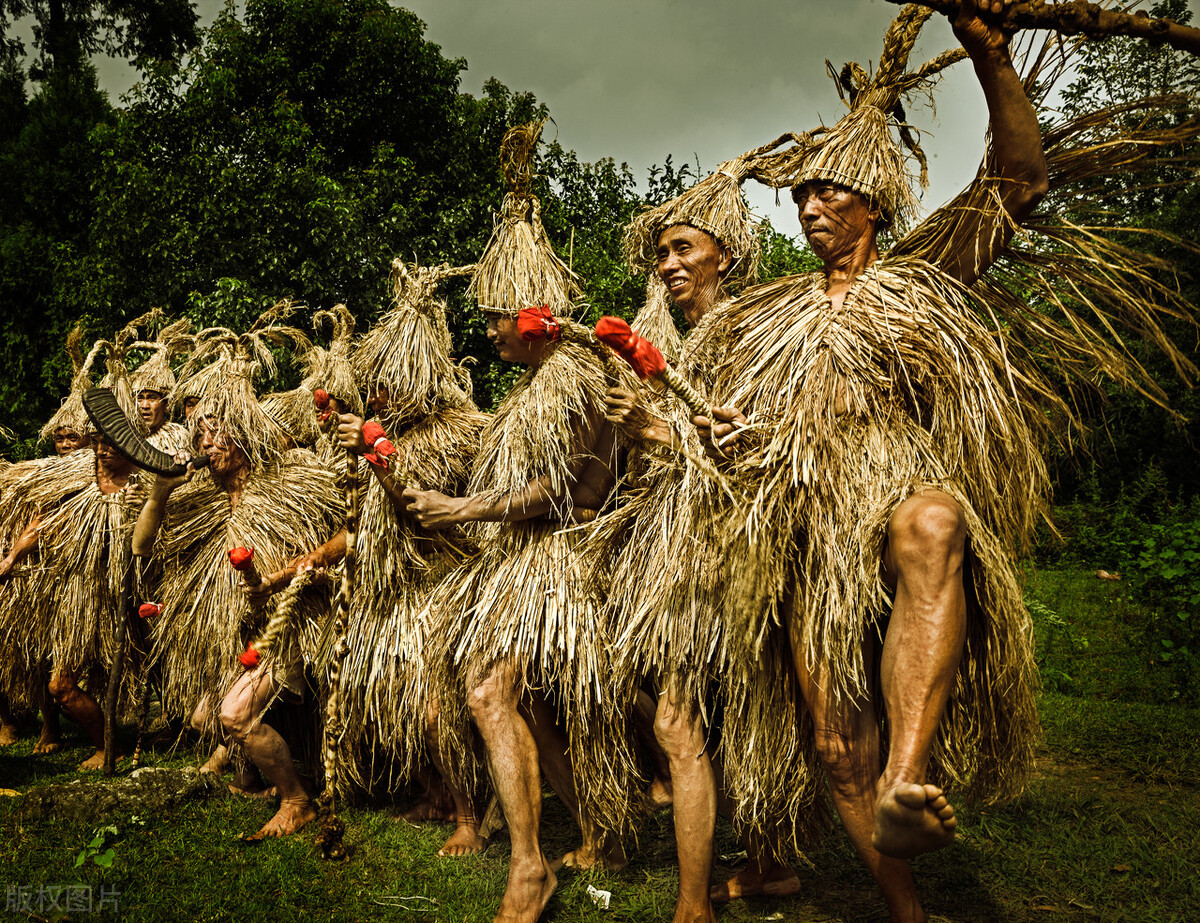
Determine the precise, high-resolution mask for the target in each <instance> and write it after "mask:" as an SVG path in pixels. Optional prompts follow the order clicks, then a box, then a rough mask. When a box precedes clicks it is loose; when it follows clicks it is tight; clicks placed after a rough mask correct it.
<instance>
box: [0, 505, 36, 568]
mask: <svg viewBox="0 0 1200 923" xmlns="http://www.w3.org/2000/svg"><path fill="white" fill-rule="evenodd" d="M41 534H42V520H41V517H40V516H39V517H38V518H37V519H35V520H34V521H33V522H31V523H30V524H29V525H27V526H26V527H25V531H24V532H22V533H21V535H20V537H19V538H18V539H17V540H16V541H15V542H13V546H12V548H11V549H10V550H9V552H8V554H6V555H5V556H4V558H3V559H2V560H0V580H4V579H6V578H7V577H8V575H9V574H11V573H12V571H13V568H14V567H16V566H17V565H18V564H20V563H21V562H22V561H24V560H25V559H26V558H27V557H29V555H30V553H31V552H32V551H33V549H34V548H36V547H37V544H38V539H39V538H41Z"/></svg>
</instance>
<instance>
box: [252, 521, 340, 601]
mask: <svg viewBox="0 0 1200 923" xmlns="http://www.w3.org/2000/svg"><path fill="white" fill-rule="evenodd" d="M345 556H346V530H345V529H342V531H340V532H339V533H338V534H337V535H335V536H334V537H333V538H331V539H330V540H329V541H327V542H326V543H325V544H324V545H321V546H319V547H318V548H317V549H316V550H314V551H310V552H309V553H308V554H305V555H301V556H300V557H298V558H294V559H293V560H292V561H290V562H288V563H287V564H286V565H285V566H284V567H281V568H280V569H279V570H277V571H275V572H274V573H272V574H267V575H266V576H264V577H263V578H262V582H261V583H259V584H258V585H257V586H246V587H244V589H245V591H246V598H247V599H249V600H250V605H251V606H254V607H258V606H262V605H264V604H265V603H266V601H267V600H268V599H269V598H270V597H271V596H273V595H274V594H275V593H278V592H279V591H280V590H282V589H283V588H284V587H286V586H287V585H288V584H289V583H291V582H292V578H293V577H295V576H296V574H298V573H300V572H301V571H306V570H315V569H317V568H320V567H333V566H334V565H335V564H337V563H338V562H340V561H341V560H342V558H344V557H345Z"/></svg>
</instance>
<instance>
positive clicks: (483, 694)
mask: <svg viewBox="0 0 1200 923" xmlns="http://www.w3.org/2000/svg"><path fill="white" fill-rule="evenodd" d="M467 707H468V708H469V709H471V717H473V718H474V719H475V722H476V723H479V722H480V721H487V720H488V719H489V718H494V717H495V716H496V715H498V714H499V713H501V712H504V711H515V710H516V707H517V688H516V681H515V680H514V679H513V677H512V675H511V674H510V673H509V672H508V671H506V670H494V671H492V672H491V673H489V674H488V675H487V676H486V677H485V678H484V679H483V680H481V681H480V682H479V683H478V684H476V685H475V686H474V687H473V688H472V689H471V691H470V692H469V693H467Z"/></svg>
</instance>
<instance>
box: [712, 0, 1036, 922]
mask: <svg viewBox="0 0 1200 923" xmlns="http://www.w3.org/2000/svg"><path fill="white" fill-rule="evenodd" d="M1004 5H1005V4H1003V3H1000V2H995V3H991V4H984V3H979V4H978V6H979V7H980V8H984V7H985V6H986V7H988V8H989V9H990V10H991V11H992V12H1000V11H1001V10H1002V8H1003V6H1004ZM924 15H927V14H921V13H916V12H914V11H911V10H908V9H906V10H905V11H904V12H903V13H901V16H900V17H899V18H898V20H897V23H896V24H895V25H894V26H893V30H892V32H890V33H889V40H893V39H895V41H890V42H889V41H885V47H888V48H889V49H891V50H890V51H889V52H888V53H887V54H885V60H884V61H882V62H881V63H880V67H879V69H878V72H877V76H876V77H875V78H873V79H874V82H873V83H871V84H869V85H868V86H864V87H862V88H858V90H859V91H858V92H857V93H856V94H855V96H854V99H855V100H856V103H855V105H854V106H852V111H851V113H850V115H848V116H846V117H845V119H844V120H843V122H841V123H839V124H838V126H836V127H835V128H834V129H832V130H830V131H828V132H826V133H824V134H823V135H821V136H819V138H818V139H806V141H805V142H804V144H806V145H807V146H804V145H802V146H801V149H800V151H799V166H798V168H797V170H796V172H795V175H794V176H793V182H794V188H793V195H794V198H795V200H796V202H797V204H798V206H799V210H800V223H801V227H802V229H803V230H804V233H805V236H806V238H807V240H808V242H809V245H810V246H811V248H812V250H813V252H814V253H815V254H816V255H817V256H818V257H819V258H820V259H821V260H822V261H823V263H824V270H823V272H821V273H817V274H814V275H812V276H805V277H796V278H790V279H784V280H780V281H779V282H776V283H771V284H769V285H765V286H761V287H759V288H758V289H756V290H753V291H751V292H747V293H746V294H745V295H744V296H743V298H742V299H741V300H740V303H739V304H738V305H737V306H736V307H735V309H734V310H733V311H732V312H731V317H730V321H731V325H732V328H733V334H734V337H733V342H732V344H731V347H730V351H729V355H728V360H727V362H726V363H725V366H724V368H723V369H722V371H721V373H720V374H719V376H718V378H719V382H718V385H717V388H718V389H719V392H720V393H721V394H722V396H723V397H726V398H727V400H728V403H729V404H730V405H732V406H729V407H726V408H723V409H718V410H714V416H715V418H716V419H715V420H714V421H711V424H710V421H709V420H707V419H706V418H703V417H698V418H696V423H697V425H698V426H699V427H700V430H701V433H702V436H704V437H705V438H706V439H709V438H712V439H716V440H717V441H718V442H719V443H720V444H722V445H723V446H724V447H725V450H726V451H728V452H732V453H734V454H735V455H736V456H737V459H738V461H737V465H736V467H738V468H740V470H741V472H742V474H744V475H746V476H747V477H750V478H755V479H757V483H758V484H759V488H758V491H757V494H756V495H755V496H754V498H753V501H752V503H751V504H750V506H749V510H748V512H749V515H748V516H747V518H746V519H745V521H744V522H743V523H741V524H740V526H739V528H738V530H737V539H736V540H735V543H734V546H733V547H734V548H738V549H740V550H741V551H742V552H743V553H744V557H741V558H739V560H740V561H741V562H742V563H743V565H744V567H745V579H742V580H741V585H740V587H739V588H737V589H736V590H735V598H736V597H737V596H738V595H739V594H740V596H741V600H742V604H743V606H745V607H746V608H747V614H748V615H749V616H750V617H753V616H754V615H755V614H756V613H757V612H758V611H760V609H761V605H762V603H763V602H764V598H763V596H764V594H763V593H762V592H761V591H760V590H758V589H755V588H753V587H751V586H750V583H751V582H752V581H753V580H758V582H759V583H760V584H761V583H764V582H765V581H763V580H762V579H761V578H762V576H763V574H764V573H772V574H781V573H782V574H793V575H794V576H793V578H792V580H791V589H790V591H789V592H788V593H786V594H785V595H784V596H783V598H781V599H777V600H776V601H777V602H778V603H779V604H780V605H781V608H782V610H783V614H784V618H785V621H786V624H787V627H788V631H789V634H790V636H791V643H792V651H793V659H794V667H795V672H796V676H797V678H798V680H799V682H800V686H801V689H802V691H803V694H804V698H805V701H806V703H807V706H808V708H809V711H810V713H811V716H812V719H813V721H814V724H815V735H816V745H817V748H818V750H819V751H820V754H821V757H822V760H823V762H824V764H825V766H826V769H827V771H828V775H829V778H830V783H831V789H832V794H833V797H834V802H835V805H836V807H837V809H838V811H839V813H840V815H841V817H842V821H843V825H844V826H845V829H846V831H847V834H848V835H849V837H850V839H851V841H852V842H853V844H854V847H855V849H856V850H857V851H858V853H859V855H860V856H861V857H862V858H863V860H864V861H865V862H866V864H867V866H868V868H869V869H870V871H871V873H872V874H873V875H874V877H875V879H876V881H877V882H878V883H879V885H880V887H881V889H882V890H883V893H884V896H885V898H886V899H887V901H888V904H889V906H890V910H891V914H892V919H893V920H923V919H924V913H923V911H922V910H921V907H920V905H919V902H918V900H917V897H916V892H915V889H914V887H913V882H912V877H911V873H910V872H909V869H908V866H907V863H906V862H905V861H904V860H905V859H907V858H909V857H912V856H916V855H919V854H921V853H923V852H927V851H929V850H933V849H938V848H940V847H943V846H946V845H948V844H949V843H950V842H952V840H953V839H954V835H955V827H956V819H955V814H954V809H953V807H952V806H951V805H950V804H949V803H948V802H947V800H946V797H945V795H944V794H943V792H942V789H941V788H940V787H939V786H938V785H934V784H932V783H931V781H930V770H929V766H930V760H931V754H934V753H935V741H937V742H938V747H937V750H936V756H937V759H938V761H939V770H940V776H941V777H942V778H947V777H949V778H956V779H959V780H962V781H972V780H973V781H976V782H977V783H978V784H979V786H980V788H982V789H983V790H984V794H985V795H987V796H989V797H1005V796H1007V795H1011V794H1012V793H1014V792H1015V791H1019V789H1020V784H1021V779H1022V778H1023V776H1024V773H1025V771H1026V770H1027V768H1028V764H1029V757H1030V755H1031V752H1032V744H1033V740H1034V738H1035V736H1036V716H1035V711H1034V708H1033V704H1032V689H1033V686H1034V682H1035V680H1034V671H1033V668H1032V657H1031V649H1030V633H1029V630H1028V616H1027V613H1025V611H1024V608H1023V605H1022V600H1021V595H1020V592H1019V589H1018V588H1017V586H1016V583H1015V580H1014V579H1013V574H1012V561H1011V557H1010V554H1009V552H1008V549H1007V548H1006V542H1007V540H1008V539H1010V538H1011V536H1012V535H1013V533H1014V532H1015V531H1016V530H1015V528H1013V526H1012V524H1013V523H1022V522H1027V521H1028V511H1029V510H1030V509H1036V508H1037V505H1038V494H1039V491H1042V490H1043V489H1044V486H1045V472H1044V467H1043V465H1042V463H1041V460H1040V456H1039V455H1038V454H1037V448H1036V444H1035V442H1034V440H1033V439H1032V438H1030V434H1029V432H1028V427H1027V424H1026V423H1025V422H1024V419H1023V417H1022V414H1021V410H1020V408H1019V406H1015V405H1014V402H1013V401H1012V399H1011V392H1010V389H1009V387H1008V376H1007V374H1006V372H1007V369H1008V365H1007V361H1006V357H1005V355H1004V353H1003V349H1002V347H1001V346H999V345H997V338H996V331H995V330H994V329H990V328H989V327H988V326H987V324H986V323H985V322H984V321H982V320H981V319H980V314H982V315H983V316H984V317H986V316H987V315H986V313H985V312H979V314H977V313H976V312H975V310H973V308H972V305H971V301H970V298H971V296H970V295H968V293H967V287H968V286H970V285H971V284H972V283H973V282H974V281H975V280H976V279H977V278H978V277H979V275H980V274H981V273H983V272H984V271H985V270H986V269H987V268H988V266H989V265H991V263H992V261H993V260H994V259H995V258H996V257H997V256H998V255H999V253H1000V252H1001V251H1002V250H1003V248H1004V247H1005V246H1006V244H1007V243H1008V241H1009V239H1010V237H1011V235H1012V233H1013V231H1014V229H1015V227H1016V224H1017V223H1019V222H1020V221H1021V220H1022V219H1024V218H1026V217H1027V216H1028V215H1029V214H1030V213H1031V212H1032V210H1033V208H1034V207H1035V205H1036V204H1037V202H1038V201H1039V199H1040V198H1041V197H1042V195H1043V194H1044V193H1045V191H1046V188H1047V178H1046V166H1045V159H1044V156H1043V153H1042V147H1041V135H1040V132H1039V128H1038V122H1037V118H1036V115H1035V113H1034V110H1033V107H1032V106H1031V104H1030V103H1029V101H1028V100H1027V99H1026V96H1025V93H1024V91H1023V88H1022V84H1021V80H1020V78H1019V77H1018V76H1017V73H1016V71H1015V70H1014V68H1013V66H1012V62H1011V60H1010V57H1009V52H1008V40H1007V37H1006V36H1005V35H1004V34H1003V32H1002V31H1001V30H1000V29H998V28H994V27H992V26H990V25H989V24H988V23H987V22H985V21H984V20H983V19H981V18H980V15H979V13H978V11H977V9H976V3H975V2H973V0H966V2H964V3H962V4H961V6H960V10H959V13H958V16H957V18H956V19H955V21H954V31H955V34H956V35H957V36H958V38H959V40H960V41H961V42H962V45H963V47H964V48H965V49H966V51H967V52H968V54H969V55H970V58H971V61H972V63H973V65H974V67H975V72H976V74H977V75H978V78H979V82H980V85H981V87H982V89H983V93H984V97H985V99H986V101H987V105H988V109H989V113H990V115H991V136H992V138H993V143H994V155H995V167H994V170H993V176H992V178H991V179H990V180H988V182H990V183H991V189H992V190H993V193H994V194H993V197H992V202H994V203H995V204H996V205H998V206H1000V208H998V209H997V208H994V207H993V208H992V210H991V211H990V212H989V211H988V209H985V208H981V209H975V210H969V209H963V210H962V212H963V213H962V215H961V216H960V217H959V220H958V222H957V224H956V226H955V228H954V232H953V235H952V237H951V244H950V246H948V247H945V248H943V250H942V251H941V252H942V254H943V255H942V256H941V257H940V258H937V259H936V261H935V262H934V263H933V264H932V265H931V263H930V262H926V261H922V260H919V259H913V258H906V257H904V256H901V255H889V256H887V257H885V258H881V257H880V254H879V250H878V246H877V243H876V235H877V232H878V231H879V230H880V229H881V228H883V227H885V226H887V225H888V224H890V223H891V222H893V221H894V220H896V219H897V218H898V217H899V216H900V214H901V213H902V212H903V210H904V208H905V206H906V205H907V204H908V203H909V201H910V200H911V192H909V191H908V189H907V185H906V184H907V177H906V176H904V175H903V160H902V159H901V158H900V155H899V149H898V147H897V145H896V144H895V142H894V141H893V140H892V138H891V136H890V133H889V128H888V121H887V115H886V114H885V113H886V112H888V111H893V112H894V111H895V110H894V106H893V102H892V101H893V100H894V99H897V98H898V94H899V92H900V90H899V89H897V78H898V77H899V76H903V75H902V74H901V71H902V70H903V68H902V66H897V60H901V61H902V60H903V59H904V58H906V57H907V52H908V49H909V48H911V41H912V38H913V37H915V29H913V28H911V27H912V26H913V25H914V23H915V25H917V26H919V24H920V21H921V20H920V17H922V16H924ZM906 33H907V42H908V45H907V46H906V47H903V48H901V51H900V52H899V53H898V54H896V58H895V59H890V58H888V54H892V53H893V52H895V50H896V48H898V47H900V46H902V45H903V44H904V36H905V34H906ZM864 137H867V138H868V139H870V140H869V141H868V142H864V141H863V138H864ZM902 137H903V134H902ZM945 254H949V255H948V256H946V255H945ZM768 354H769V356H770V358H769V359H768V358H764V357H766V356H767V355H768ZM964 359H965V361H964ZM955 376H958V377H957V378H956V377H955ZM742 411H745V412H746V415H745V416H743V413H742ZM746 422H749V423H750V424H752V428H753V429H754V430H757V431H758V432H757V433H755V434H754V435H749V436H746V435H739V434H737V433H735V431H734V430H735V426H737V425H740V424H743V423H746ZM985 472H986V475H985ZM1000 472H1003V476H1004V477H1005V478H1006V479H1007V482H1008V483H1007V487H1003V486H1002V485H1001V484H1000V483H998V482H997V480H994V479H993V478H995V477H997V476H999V474H1000ZM747 523H755V524H757V525H756V526H755V527H754V528H750V527H747V525H746V524H747ZM755 529H757V531H755ZM739 541H740V542H741V543H742V544H737V542H739ZM731 553H735V554H736V553H738V552H731ZM752 574H753V575H754V576H753V577H752V576H751V575H752ZM733 579H734V580H735V582H736V581H737V580H738V579H739V578H738V576H737V575H736V574H735V575H734V576H733ZM747 601H749V602H750V604H749V605H747ZM969 612H970V613H971V616H972V619H974V620H975V622H974V625H973V626H972V625H971V624H969V620H968V613H969ZM876 637H882V643H883V649H882V653H881V655H880V657H879V667H878V670H879V672H878V677H877V679H878V682H879V685H880V686H881V688H882V702H876V701H874V699H873V697H872V694H871V688H872V685H873V683H874V682H875V680H876V677H875V675H874V674H873V672H872V669H873V668H872V663H873V662H874V654H873V643H874V639H875V638H876ZM964 651H965V652H966V653H965V656H964ZM967 664H971V668H970V670H965V669H963V670H960V666H965V665H967ZM975 677H983V679H982V681H980V680H978V679H975ZM952 697H953V705H954V707H952V708H949V709H948V708H947V703H950V702H951V701H952ZM884 712H885V713H886V716H887V722H888V729H889V741H888V758H887V764H886V766H885V767H884V768H883V771H882V773H881V772H880V767H879V752H880V743H879V717H880V715H881V713H884ZM939 735H940V736H939ZM973 777H974V778H973Z"/></svg>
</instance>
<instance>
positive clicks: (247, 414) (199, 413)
mask: <svg viewBox="0 0 1200 923" xmlns="http://www.w3.org/2000/svg"><path fill="white" fill-rule="evenodd" d="M294 310H296V308H295V307H294V306H293V305H292V303H291V302H289V301H281V302H279V303H278V304H276V305H275V306H274V307H272V308H271V309H269V310H268V311H266V312H265V313H264V314H263V315H262V316H260V317H259V318H258V320H257V321H255V322H254V325H253V326H252V327H251V328H250V330H249V331H247V332H246V333H243V334H241V335H240V336H233V335H230V334H229V333H228V332H227V331H224V330H221V329H220V328H214V329H213V330H208V331H201V334H200V335H198V337H197V344H196V349H195V352H193V354H192V360H191V361H192V362H195V363H197V365H198V366H199V367H202V368H203V369H204V372H205V376H206V379H207V381H206V383H205V393H204V394H203V395H202V396H201V398H200V403H199V404H197V405H196V409H195V411H194V412H193V413H192V416H191V421H190V428H191V432H192V437H193V439H195V438H196V437H197V436H198V435H199V426H200V421H201V420H207V421H208V424H209V426H211V427H213V428H214V429H215V431H216V434H217V435H218V436H228V437H229V438H230V439H232V440H233V441H234V442H235V443H236V444H237V445H238V446H239V447H240V448H241V449H242V451H243V452H245V453H246V457H247V458H249V459H250V461H251V463H252V464H254V465H267V464H270V463H272V462H274V461H277V460H278V458H279V456H280V454H281V453H282V451H283V446H284V433H283V430H282V428H281V427H280V425H279V424H278V423H277V422H275V421H274V420H272V419H271V417H270V416H268V415H267V413H266V412H265V411H264V410H263V408H262V406H261V405H260V404H259V402H258V397H257V396H256V395H255V393H254V385H253V381H254V378H255V377H257V376H258V375H260V374H265V375H274V374H275V372H276V371H277V366H276V362H275V356H274V354H273V353H272V352H271V347H272V346H290V347H291V348H292V349H293V350H297V351H307V350H308V349H310V348H311V347H312V344H311V342H309V339H308V337H307V336H305V335H304V333H303V332H302V331H300V330H298V329H297V328H295V327H291V326H286V325H284V324H282V323H281V321H283V320H284V319H285V318H287V316H288V315H290V314H291V313H292V312H293V311H294ZM189 390H193V389H190V388H189Z"/></svg>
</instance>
